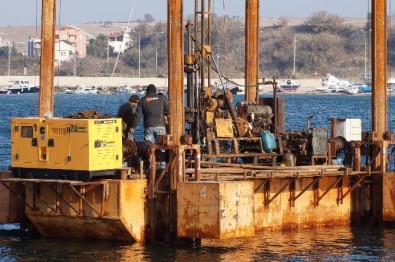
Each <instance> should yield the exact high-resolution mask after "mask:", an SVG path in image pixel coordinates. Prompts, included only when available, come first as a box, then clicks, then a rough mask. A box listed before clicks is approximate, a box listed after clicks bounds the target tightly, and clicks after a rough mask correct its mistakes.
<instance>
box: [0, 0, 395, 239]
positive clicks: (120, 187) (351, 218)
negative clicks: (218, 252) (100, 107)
mask: <svg viewBox="0 0 395 262" xmlns="http://www.w3.org/2000/svg"><path fill="white" fill-rule="evenodd" d="M42 2H43V12H42V54H41V73H40V75H41V77H40V87H41V88H40V95H39V98H40V99H39V103H40V104H39V112H38V117H36V118H28V119H13V120H12V128H11V136H12V156H11V157H12V172H9V173H4V174H2V178H1V180H0V182H1V185H0V188H1V191H0V201H1V209H0V220H1V222H8V223H10V222H17V223H20V224H21V229H23V230H24V229H26V228H34V229H35V230H36V231H38V233H39V234H40V235H42V236H44V237H90V238H97V239H117V240H126V241H136V242H146V241H174V240H176V239H184V238H187V239H195V240H196V241H197V242H198V243H199V242H200V240H201V239H205V238H211V239H227V238H239V237H252V236H254V235H255V234H257V233H258V232H260V231H264V230H282V229H300V228H308V227H320V226H336V225H349V224H351V223H362V222H368V223H374V224H378V225H380V224H384V223H386V222H393V221H395V194H394V192H395V191H394V188H395V173H394V170H390V169H388V168H387V167H388V166H389V165H388V164H389V163H393V162H394V161H395V160H394V146H395V141H394V135H393V133H392V132H389V131H388V130H387V108H386V100H387V99H386V95H387V94H386V89H387V87H386V81H387V77H386V53H387V51H386V13H387V12H386V1H385V0H376V1H371V2H372V39H373V40H372V41H373V45H372V55H373V59H372V69H373V72H372V75H373V94H372V108H373V112H372V127H373V130H371V131H369V132H364V133H362V132H361V131H360V130H358V129H357V131H356V132H355V130H354V132H353V133H352V136H350V137H349V136H348V135H347V132H349V131H347V130H348V127H345V125H347V124H348V123H349V121H348V120H340V119H332V121H331V123H332V124H331V127H330V130H329V131H330V132H329V131H328V129H327V128H311V127H310V125H309V124H308V125H307V127H306V130H303V131H285V130H284V129H285V128H284V126H285V124H284V123H285V116H284V105H285V101H284V99H283V98H282V97H278V96H277V95H276V90H277V82H276V79H271V80H269V81H267V80H265V79H263V80H261V79H259V77H258V75H259V72H258V49H259V45H258V35H259V23H258V21H259V0H246V1H245V2H246V23H245V39H246V41H245V42H246V43H247V44H246V47H245V61H246V64H245V101H244V102H242V103H238V104H237V105H236V107H233V105H232V94H231V93H230V92H229V91H226V90H216V91H214V90H212V89H211V88H210V86H211V83H210V81H211V77H212V74H213V73H215V74H218V75H220V72H218V68H217V67H216V64H215V60H214V59H212V51H211V37H210V34H209V32H210V31H211V26H212V25H211V15H212V14H211V1H210V0H199V1H198V0H195V20H194V21H188V22H187V23H186V24H185V23H184V19H183V15H182V14H183V1H182V0H172V1H168V32H167V34H168V54H169V61H168V75H169V79H168V82H169V89H168V94H169V101H170V103H169V105H170V114H169V124H168V135H164V136H161V137H160V138H159V139H158V143H157V144H150V143H147V142H145V141H142V142H139V141H122V140H121V136H122V135H121V133H122V132H121V130H120V119H106V120H103V119H94V120H92V119H83V120H81V119H78V120H75V119H59V118H54V117H52V116H51V115H52V112H53V103H54V99H53V90H54V74H53V72H54V63H53V57H54V52H53V48H52V47H54V40H55V37H54V28H55V16H56V15H55V11H54V10H56V6H55V3H56V1H55V0H43V1H42ZM184 34H186V37H185V38H184ZM184 42H185V43H184ZM184 46H185V50H184V48H183V47H184ZM181 61H183V62H181ZM184 77H185V78H186V82H187V83H184ZM220 79H221V77H220ZM262 83H264V84H269V85H272V86H273V91H274V92H273V93H274V95H273V98H259V96H258V86H259V85H260V84H262ZM184 84H186V85H187V92H186V93H184ZM184 96H186V97H184ZM185 98H186V99H185ZM185 100H186V101H187V104H186V105H185V104H184V102H183V101H185ZM328 134H330V136H329V135H328ZM328 136H329V139H328ZM162 161H164V162H166V168H165V169H163V170H162V169H161V170H158V169H157V168H156V163H157V162H162ZM123 162H127V163H128V165H127V167H124V166H123V165H122V164H123Z"/></svg>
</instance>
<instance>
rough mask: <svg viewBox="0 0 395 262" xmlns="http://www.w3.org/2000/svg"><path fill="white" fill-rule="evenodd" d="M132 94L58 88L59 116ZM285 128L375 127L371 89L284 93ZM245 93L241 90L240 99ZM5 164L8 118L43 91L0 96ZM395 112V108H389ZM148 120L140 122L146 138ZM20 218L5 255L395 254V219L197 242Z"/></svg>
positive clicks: (0, 155)
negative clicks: (22, 226)
mask: <svg viewBox="0 0 395 262" xmlns="http://www.w3.org/2000/svg"><path fill="white" fill-rule="evenodd" d="M129 96H130V95H129V94H115V95H66V94H56V95H55V108H54V116H59V117H63V116H67V115H71V114H74V113H76V112H79V111H83V110H87V109H92V110H96V111H99V112H100V113H102V114H108V115H112V116H115V115H116V113H117V110H118V107H119V106H120V105H121V104H122V103H125V102H126V101H127V99H128V98H129ZM284 96H285V103H286V129H287V130H305V129H306V119H307V117H309V116H312V115H313V118H312V121H311V125H312V127H326V128H328V130H329V129H330V123H329V119H330V118H332V117H335V118H360V119H361V120H362V129H363V131H367V130H371V128H372V124H371V122H372V117H371V96H369V95H364V96H348V95H299V94H292V95H284ZM242 99H243V96H236V97H235V99H234V103H236V102H238V101H241V100H242ZM388 102H389V103H388V108H387V109H388V112H389V116H388V125H389V130H390V131H395V97H393V96H392V97H391V96H390V97H388ZM0 111H1V116H0V169H2V170H4V169H7V168H8V166H9V165H10V146H11V141H10V119H11V118H12V117H27V116H37V112H38V95H37V94H24V95H2V96H0ZM391 113H392V114H391ZM142 134H143V128H142V125H141V124H140V125H139V127H138V128H137V130H136V138H137V140H142ZM17 229H18V226H17V225H10V224H6V225H0V261H240V262H241V261H394V260H395V227H394V226H388V227H385V228H377V227H335V228H319V229H304V230H296V231H284V232H263V233H259V234H258V235H257V236H255V237H251V238H243V239H234V240H203V241H202V246H201V247H196V246H192V245H174V244H160V243H159V244H151V245H144V246H143V245H140V244H131V243H124V242H114V241H103V240H81V239H56V241H55V240H53V239H46V238H35V237H31V236H29V237H27V236H21V235H20V234H19V233H18V230H17Z"/></svg>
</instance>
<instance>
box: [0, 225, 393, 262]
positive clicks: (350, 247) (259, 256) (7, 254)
mask: <svg viewBox="0 0 395 262" xmlns="http://www.w3.org/2000/svg"><path fill="white" fill-rule="evenodd" d="M4 232H5V231H4V230H0V257H1V258H0V261H76V260H78V261H191V262H192V261H193V262H195V261H196V262H199V261H213V262H216V261H240V262H241V261H243V262H244V261H390V260H394V259H395V227H388V228H385V229H378V228H376V227H352V228H348V227H340V228H319V229H303V230H298V231H286V232H263V233H259V234H258V235H257V236H256V237H251V238H244V239H230V240H203V241H202V246H201V247H193V246H192V245H182V246H180V245H175V244H151V245H140V244H136V243H135V244H130V243H119V242H113V241H99V240H85V239H84V240H76V239H61V240H59V239H56V240H54V239H46V238H24V237H19V236H15V234H16V233H15V232H14V236H10V235H9V234H8V233H7V234H5V233H4Z"/></svg>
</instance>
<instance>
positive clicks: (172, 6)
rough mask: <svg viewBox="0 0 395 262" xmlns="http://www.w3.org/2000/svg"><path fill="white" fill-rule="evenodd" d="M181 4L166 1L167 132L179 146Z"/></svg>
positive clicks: (181, 115) (177, 0) (181, 116)
mask: <svg viewBox="0 0 395 262" xmlns="http://www.w3.org/2000/svg"><path fill="white" fill-rule="evenodd" d="M182 12H183V2H182V0H168V24H167V27H168V30H167V39H168V40H167V41H168V53H169V62H168V72H169V90H168V92H169V115H170V118H169V131H170V134H171V135H172V136H173V140H174V143H175V144H177V145H179V144H180V138H181V136H182V135H183V133H184V122H185V116H184V65H183V61H184V41H183V26H182V23H183V21H182V19H183V14H182Z"/></svg>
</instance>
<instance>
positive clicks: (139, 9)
mask: <svg viewBox="0 0 395 262" xmlns="http://www.w3.org/2000/svg"><path fill="white" fill-rule="evenodd" d="M388 1H394V0H388ZM2 2H7V4H5V5H3V6H2V8H1V9H0V26H8V25H12V26H19V25H35V24H36V20H37V21H38V23H40V16H41V3H42V0H2ZM194 2H195V1H194V0H184V13H185V15H189V14H192V13H193V4H194ZM36 3H37V6H36ZM213 3H214V13H216V14H218V15H223V14H227V15H230V16H244V7H245V1H244V0H213ZM133 4H134V9H133V12H132V16H131V18H132V20H136V19H138V18H142V17H143V16H144V14H146V13H150V14H152V15H153V16H154V18H156V19H166V16H167V11H166V10H167V1H166V0H111V1H107V0H57V7H58V9H60V11H58V14H57V17H58V18H57V22H59V17H60V23H62V24H80V23H87V22H98V21H127V20H128V19H129V15H130V13H131V10H132V6H133ZM368 5H369V6H370V0H261V1H260V9H261V17H280V16H293V17H308V16H310V15H311V14H312V13H315V12H318V11H323V10H325V11H327V12H328V13H330V14H337V15H340V16H344V17H365V16H366V14H367V12H368ZM390 5H391V3H389V8H390V7H391V6H390ZM223 6H224V7H223ZM36 10H38V11H37V12H36ZM36 13H37V15H36Z"/></svg>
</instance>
